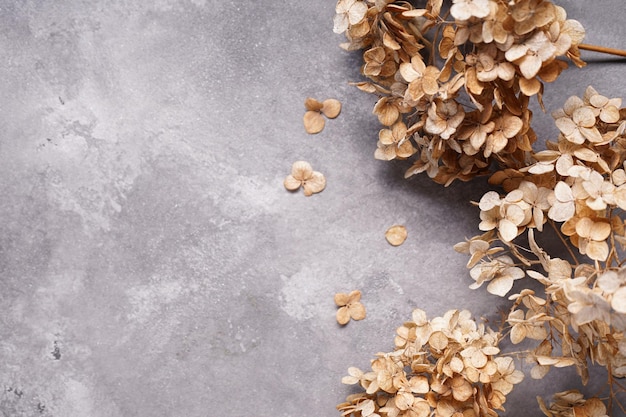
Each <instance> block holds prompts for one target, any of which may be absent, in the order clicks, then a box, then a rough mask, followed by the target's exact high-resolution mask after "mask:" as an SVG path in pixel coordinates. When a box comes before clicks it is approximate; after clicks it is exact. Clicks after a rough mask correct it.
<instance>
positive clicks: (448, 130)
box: [424, 100, 465, 139]
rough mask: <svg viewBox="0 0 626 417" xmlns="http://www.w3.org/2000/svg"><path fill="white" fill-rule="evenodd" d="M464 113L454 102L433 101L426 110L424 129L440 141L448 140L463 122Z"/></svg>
mask: <svg viewBox="0 0 626 417" xmlns="http://www.w3.org/2000/svg"><path fill="white" fill-rule="evenodd" d="M464 117H465V111H464V110H463V107H462V106H461V105H460V104H458V103H457V102H456V101H439V100H437V101H434V102H433V103H432V105H431V106H430V108H429V109H428V118H427V119H426V124H425V126H424V129H425V130H426V131H427V132H429V133H432V134H434V135H439V136H440V137H441V138H442V139H449V138H450V136H452V135H453V134H454V133H455V132H456V129H457V127H459V125H460V124H461V122H462V121H463V118H464Z"/></svg>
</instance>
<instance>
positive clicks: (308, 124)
mask: <svg viewBox="0 0 626 417" xmlns="http://www.w3.org/2000/svg"><path fill="white" fill-rule="evenodd" d="M302 120H303V122H304V129H305V130H306V132H307V133H310V134H312V135H313V134H315V133H319V132H321V131H322V129H324V124H325V123H326V122H325V121H324V117H323V116H322V115H321V113H319V112H316V111H312V110H309V111H307V112H306V113H304V117H303V119H302Z"/></svg>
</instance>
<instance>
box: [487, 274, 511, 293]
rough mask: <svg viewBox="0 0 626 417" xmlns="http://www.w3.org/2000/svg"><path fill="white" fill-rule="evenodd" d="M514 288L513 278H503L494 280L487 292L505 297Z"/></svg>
mask: <svg viewBox="0 0 626 417" xmlns="http://www.w3.org/2000/svg"><path fill="white" fill-rule="evenodd" d="M511 288H513V278H512V277H511V276H502V277H498V278H495V279H493V280H492V281H491V282H489V285H487V292H488V293H490V294H493V295H497V296H500V297H504V296H505V295H506V294H507V293H508V292H509V291H511Z"/></svg>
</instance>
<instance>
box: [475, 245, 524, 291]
mask: <svg viewBox="0 0 626 417" xmlns="http://www.w3.org/2000/svg"><path fill="white" fill-rule="evenodd" d="M524 275H525V274H524V271H523V270H522V269H521V268H519V267H517V266H515V264H514V262H513V259H511V257H509V256H506V255H504V256H500V257H498V258H496V259H494V260H492V261H488V262H485V261H482V262H480V263H479V264H477V265H476V266H474V267H473V268H472V269H471V270H470V276H471V277H472V279H474V281H476V282H475V283H473V284H472V285H470V288H471V289H476V288H479V287H480V286H481V285H482V284H483V283H485V282H489V284H488V285H487V291H488V292H490V293H491V294H494V295H499V296H500V297H504V296H505V295H506V294H507V293H508V292H509V291H510V290H511V288H512V287H513V282H514V281H515V280H518V279H521V278H524Z"/></svg>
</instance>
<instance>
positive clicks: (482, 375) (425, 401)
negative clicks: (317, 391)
mask: <svg viewBox="0 0 626 417" xmlns="http://www.w3.org/2000/svg"><path fill="white" fill-rule="evenodd" d="M501 339H502V335H501V334H500V333H498V332H495V331H493V330H491V329H489V328H488V327H485V326H484V325H483V324H477V323H476V322H475V321H474V320H473V319H472V318H471V316H470V313H469V311H467V310H464V311H457V310H450V311H448V312H447V313H446V314H444V315H443V316H442V317H435V318H434V319H432V320H428V319H427V317H426V313H425V312H424V311H422V310H419V309H417V310H414V311H413V316H412V320H411V321H408V322H406V323H404V325H402V326H401V327H399V328H398V329H397V336H396V337H395V341H394V344H395V349H394V350H393V351H392V352H388V353H379V354H377V355H376V356H377V357H376V359H374V360H372V364H371V371H368V372H363V371H361V370H360V369H358V368H354V367H352V368H349V370H348V373H349V376H346V377H344V378H343V379H342V382H343V383H345V384H359V385H360V386H361V387H362V388H363V389H364V390H365V391H364V392H360V393H357V394H353V395H350V396H349V397H348V398H347V400H346V402H344V403H342V404H339V405H338V406H337V409H338V410H340V411H341V412H342V415H344V416H354V417H357V416H360V417H379V416H381V415H383V416H389V417H430V416H436V417H453V416H466V417H470V416H497V413H496V411H495V410H504V407H503V404H504V403H505V401H506V396H507V394H509V393H510V392H511V390H512V389H513V386H514V385H515V384H518V383H519V382H521V381H522V379H523V377H524V375H523V373H522V372H520V371H519V370H517V369H515V364H514V361H513V359H512V358H511V357H509V356H503V355H500V348H499V347H498V343H499V342H500V340H501Z"/></svg>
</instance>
